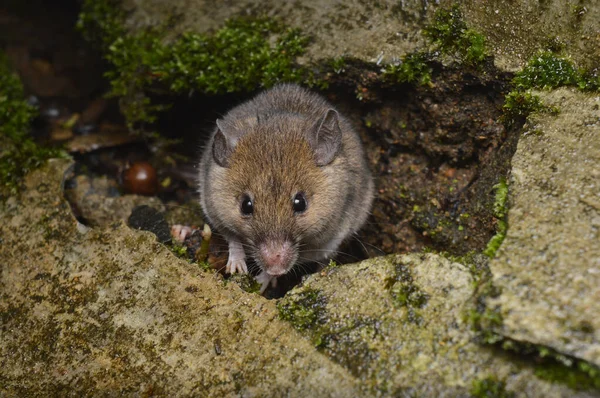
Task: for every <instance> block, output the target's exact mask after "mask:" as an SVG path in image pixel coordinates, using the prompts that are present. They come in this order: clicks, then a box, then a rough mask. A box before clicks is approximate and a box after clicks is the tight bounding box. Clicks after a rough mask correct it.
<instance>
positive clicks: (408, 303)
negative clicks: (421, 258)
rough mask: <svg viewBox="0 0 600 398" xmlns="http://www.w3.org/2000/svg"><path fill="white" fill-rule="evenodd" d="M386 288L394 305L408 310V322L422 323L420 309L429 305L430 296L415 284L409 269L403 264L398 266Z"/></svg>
mask: <svg viewBox="0 0 600 398" xmlns="http://www.w3.org/2000/svg"><path fill="white" fill-rule="evenodd" d="M386 288H387V289H388V290H389V292H390V294H391V296H392V298H393V302H394V304H395V305H396V306H398V307H405V308H406V310H407V319H408V321H409V322H412V323H417V324H419V323H421V321H422V316H421V315H420V314H419V309H421V308H423V307H424V306H425V305H426V304H427V301H428V300H429V295H428V294H427V293H425V292H423V291H422V290H421V289H420V288H419V287H418V286H417V285H416V284H415V283H414V279H413V276H412V274H411V272H410V269H409V267H408V266H406V265H404V264H401V263H399V264H396V266H395V275H394V278H391V279H390V280H388V281H387V283H386Z"/></svg>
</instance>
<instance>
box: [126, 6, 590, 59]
mask: <svg viewBox="0 0 600 398" xmlns="http://www.w3.org/2000/svg"><path fill="white" fill-rule="evenodd" d="M452 4H459V5H460V8H461V10H462V11H463V13H464V16H465V22H466V23H467V26H468V27H469V28H473V29H475V30H478V31H480V32H481V33H483V34H484V35H485V37H486V39H487V43H488V44H489V47H490V50H491V53H492V54H493V55H494V57H495V62H496V65H497V66H499V67H500V68H501V69H504V70H511V71H515V70H517V69H519V68H521V67H523V66H524V65H525V63H526V62H527V60H528V59H529V58H530V57H531V56H532V55H534V54H535V53H536V52H537V51H538V50H539V49H540V48H547V47H548V46H549V45H550V44H551V43H552V42H553V40H554V41H556V43H555V46H556V45H558V46H560V45H565V46H567V48H568V50H567V52H568V53H569V55H571V56H572V57H573V58H574V60H575V61H576V62H578V63H580V64H581V66H584V67H586V68H589V67H595V66H597V65H599V64H600V53H599V52H598V51H597V49H598V48H599V47H600V36H598V26H599V25H600V7H599V6H598V4H596V3H593V2H588V3H587V4H585V5H580V6H577V5H574V4H571V3H565V2H564V1H560V0H547V1H539V0H525V1H520V2H517V3H507V2H502V1H494V2H481V1H476V0H463V1H449V0H442V1H435V2H430V1H412V2H409V1H400V2H399V1H396V0H384V1H377V2H364V1H359V0H351V1H339V0H327V1H321V0H308V1H303V2H302V4H301V6H299V5H298V4H297V3H294V2H280V1H276V0H260V1H258V0H242V1H237V2H235V4H229V5H228V6H227V7H215V6H214V3H213V2H210V1H206V0H185V1H183V0H178V1H170V2H164V1H160V0H153V1H145V2H139V1H134V0H127V1H125V2H123V6H122V7H123V9H125V10H127V12H128V13H129V14H128V15H129V16H128V20H127V25H128V26H129V27H130V28H133V30H134V31H135V29H139V28H145V27H153V26H162V25H163V24H164V23H166V21H167V19H168V18H171V17H172V16H173V15H177V16H178V18H177V22H176V23H175V24H170V25H169V35H170V36H171V37H175V36H176V35H177V34H180V33H183V32H196V33H204V32H207V31H210V30H216V29H218V28H220V27H222V26H223V23H224V22H225V20H226V19H227V18H232V17H235V16H239V15H267V16H269V17H276V18H280V19H281V20H283V22H284V23H285V24H286V25H287V26H292V27H296V28H300V29H302V30H303V31H304V32H306V33H308V34H310V35H311V38H312V41H311V44H310V45H309V47H308V49H307V53H306V57H305V59H304V61H307V60H310V61H315V62H318V61H322V60H326V59H330V58H335V57H339V56H342V55H346V56H349V57H352V58H356V59H359V60H362V61H366V62H377V63H389V62H391V61H393V60H394V59H395V58H399V57H402V56H404V55H406V54H407V53H410V52H413V51H415V50H416V49H417V48H422V47H424V46H425V41H424V39H423V37H422V35H421V30H422V28H423V27H424V26H425V25H426V24H428V23H429V22H430V21H431V17H432V15H433V13H434V11H435V10H436V9H437V8H439V7H446V8H447V7H449V6H450V5H452ZM171 19H172V18H171Z"/></svg>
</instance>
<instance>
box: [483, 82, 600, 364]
mask: <svg viewBox="0 0 600 398" xmlns="http://www.w3.org/2000/svg"><path fill="white" fill-rule="evenodd" d="M539 94H540V96H541V97H542V99H543V100H544V102H545V103H546V104H547V105H552V106H557V107H558V108H559V109H560V113H559V114H558V115H557V116H553V115H550V114H547V113H545V114H538V115H536V116H535V117H531V118H530V120H529V123H528V125H527V126H526V129H525V133H524V135H523V137H522V138H521V140H520V141H519V144H518V147H517V152H516V153H515V155H514V157H513V160H512V176H511V180H510V184H509V187H510V211H509V213H508V225H509V228H508V233H507V235H506V239H505V240H504V243H503V245H502V246H501V248H500V250H499V252H498V256H497V258H496V259H495V260H493V261H492V262H491V264H490V268H491V270H492V272H493V274H494V279H493V283H494V284H495V285H496V286H497V287H498V288H500V291H501V295H500V296H499V297H498V298H496V299H489V301H488V303H489V305H490V306H492V307H496V306H500V310H501V314H502V318H503V323H502V326H501V327H500V328H499V329H498V331H499V332H500V333H501V334H502V335H505V336H508V337H510V338H513V339H515V340H518V341H522V342H530V343H534V344H541V345H544V346H548V347H551V348H553V349H555V350H557V351H559V352H561V353H563V354H568V355H572V356H575V357H578V358H582V359H584V360H586V361H589V362H592V363H594V364H596V365H597V366H600V316H599V315H600V110H599V107H600V98H599V97H598V95H586V94H582V93H579V92H577V91H574V90H568V89H559V90H556V91H553V92H550V93H539Z"/></svg>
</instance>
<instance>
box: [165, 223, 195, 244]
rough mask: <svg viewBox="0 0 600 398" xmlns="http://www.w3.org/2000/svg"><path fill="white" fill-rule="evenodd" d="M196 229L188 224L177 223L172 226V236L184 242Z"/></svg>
mask: <svg viewBox="0 0 600 398" xmlns="http://www.w3.org/2000/svg"><path fill="white" fill-rule="evenodd" d="M193 231H194V230H193V229H192V228H191V227H188V226H187V225H182V224H175V225H173V226H172V227H171V237H172V238H173V239H174V240H176V241H177V242H180V243H181V242H183V241H184V240H185V238H187V237H188V235H191V234H192V232H193Z"/></svg>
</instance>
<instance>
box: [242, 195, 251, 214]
mask: <svg viewBox="0 0 600 398" xmlns="http://www.w3.org/2000/svg"><path fill="white" fill-rule="evenodd" d="M240 210H241V211H242V214H243V215H245V216H249V215H251V214H252V213H254V203H252V199H250V197H249V196H248V195H244V197H243V198H242V204H241V206H240Z"/></svg>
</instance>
